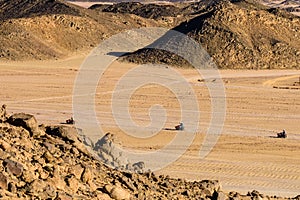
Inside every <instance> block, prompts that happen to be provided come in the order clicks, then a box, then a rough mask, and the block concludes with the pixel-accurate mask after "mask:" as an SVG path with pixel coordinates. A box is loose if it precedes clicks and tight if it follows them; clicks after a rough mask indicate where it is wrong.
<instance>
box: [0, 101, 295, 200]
mask: <svg viewBox="0 0 300 200" xmlns="http://www.w3.org/2000/svg"><path fill="white" fill-rule="evenodd" d="M104 137H105V138H102V139H101V140H100V141H105V144H103V145H102V146H106V148H107V147H108V146H109V145H108V144H111V143H112V142H113V140H111V134H107V135H106V136H104ZM81 141H82V137H80V136H79V135H78V133H77V130H76V128H75V127H73V126H68V125H57V126H51V125H38V124H37V121H36V119H35V118H34V116H32V115H30V114H25V113H15V114H13V115H11V116H10V115H9V114H8V113H7V112H6V106H5V105H3V106H2V107H1V108H0V198H1V199H56V200H58V199H70V200H71V199H101V200H103V199H118V200H121V199H126V200H127V199H208V200H209V199H212V200H217V199H219V200H226V199H247V200H250V199H263V198H265V199H271V200H272V199H280V198H276V197H268V196H265V195H263V194H260V193H259V192H257V191H252V192H249V193H248V194H247V195H241V194H239V193H237V192H229V193H228V192H224V191H222V187H221V184H220V183H219V182H218V181H210V180H203V181H193V182H189V181H185V180H182V179H173V178H170V177H168V176H162V175H160V176H157V175H155V173H153V172H144V173H142V172H139V173H134V172H130V171H127V172H125V171H123V172H122V171H118V170H115V169H112V168H109V167H107V166H106V165H105V164H103V163H102V162H100V161H98V160H97V159H95V158H94V156H92V154H90V151H88V150H87V148H86V146H85V145H84V144H83V143H82V142H81ZM96 146H97V145H96ZM98 146H99V145H98ZM100 146H101V145H100ZM98 151H100V152H101V151H102V150H101V149H99V148H98ZM133 167H134V165H133ZM281 199H282V198H281ZM294 199H297V200H299V199H300V197H299V196H297V197H295V198H294Z"/></svg>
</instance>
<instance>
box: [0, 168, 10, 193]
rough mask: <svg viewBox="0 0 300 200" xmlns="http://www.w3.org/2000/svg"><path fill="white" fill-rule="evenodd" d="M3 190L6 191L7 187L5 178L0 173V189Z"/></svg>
mask: <svg viewBox="0 0 300 200" xmlns="http://www.w3.org/2000/svg"><path fill="white" fill-rule="evenodd" d="M1 188H2V189H5V190H7V189H8V187H7V177H6V176H5V175H4V174H3V173H1V172H0V189H1Z"/></svg>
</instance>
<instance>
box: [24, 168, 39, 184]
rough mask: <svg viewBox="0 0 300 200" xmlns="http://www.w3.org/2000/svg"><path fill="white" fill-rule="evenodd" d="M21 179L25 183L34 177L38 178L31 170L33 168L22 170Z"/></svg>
mask: <svg viewBox="0 0 300 200" xmlns="http://www.w3.org/2000/svg"><path fill="white" fill-rule="evenodd" d="M22 176H23V180H24V181H25V182H27V183H31V182H32V181H34V180H35V179H37V178H38V176H37V175H36V174H35V173H34V172H33V170H26V171H24V172H23V175H22Z"/></svg>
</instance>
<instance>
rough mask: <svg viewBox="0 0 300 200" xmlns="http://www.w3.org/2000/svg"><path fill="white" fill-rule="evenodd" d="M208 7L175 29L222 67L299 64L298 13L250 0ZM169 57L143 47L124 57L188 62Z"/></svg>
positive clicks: (138, 60) (161, 61) (288, 65)
mask: <svg viewBox="0 0 300 200" xmlns="http://www.w3.org/2000/svg"><path fill="white" fill-rule="evenodd" d="M205 11H206V12H203V13H200V14H198V15H196V16H194V17H192V18H190V19H189V20H187V21H185V22H182V23H181V24H179V25H178V26H176V27H174V28H173V29H174V30H177V31H179V32H182V33H185V34H187V35H189V36H190V37H192V38H194V39H195V40H196V41H198V42H200V43H201V45H202V46H203V47H204V49H206V50H207V52H208V53H209V54H210V55H211V57H212V58H213V60H214V61H215V63H216V64H217V65H218V67H219V68H234V69H242V68H247V69H273V68H277V69H278V68H297V69H299V68H300V18H299V17H297V16H294V15H292V14H290V13H288V12H286V11H284V10H281V9H278V8H269V7H266V6H263V5H260V4H258V3H256V2H255V1H248V0H246V1H232V2H230V1H219V2H217V4H214V5H213V6H211V7H209V8H207V9H206V10H205ZM166 43H167V42H166ZM170 57H171V55H169V54H167V53H165V52H164V53H161V52H159V51H156V50H152V49H144V50H139V51H137V52H135V53H133V54H130V55H127V56H126V57H124V58H122V60H127V61H130V62H137V63H145V62H152V63H157V62H158V63H166V64H170V65H176V66H181V65H185V64H187V63H186V62H184V61H182V60H180V59H178V58H176V59H171V60H170V59H169V58H170Z"/></svg>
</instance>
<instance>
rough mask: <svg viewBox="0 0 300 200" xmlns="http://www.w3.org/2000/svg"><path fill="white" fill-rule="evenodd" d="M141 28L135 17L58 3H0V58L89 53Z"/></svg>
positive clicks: (37, 0)
mask: <svg viewBox="0 0 300 200" xmlns="http://www.w3.org/2000/svg"><path fill="white" fill-rule="evenodd" d="M141 26H158V24H157V23H156V22H155V21H154V20H147V19H145V18H141V17H138V16H134V15H127V14H125V15H122V14H118V15H117V14H113V13H96V12H95V11H92V10H88V9H84V8H81V7H77V6H74V5H70V4H66V3H65V2H63V1H59V0H25V1H20V0H19V1H18V0H14V1H8V0H1V1H0V43H1V46H0V59H5V60H28V59H36V60H43V59H53V58H56V59H58V58H63V57H67V56H70V55H72V54H76V53H82V52H83V53H88V51H90V50H91V49H92V48H93V47H95V46H97V45H98V44H99V42H100V41H102V40H103V39H105V38H107V37H109V36H111V35H113V34H116V33H119V32H121V31H124V30H127V29H130V28H137V27H141Z"/></svg>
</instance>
